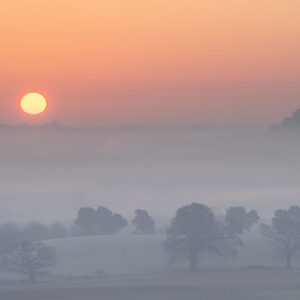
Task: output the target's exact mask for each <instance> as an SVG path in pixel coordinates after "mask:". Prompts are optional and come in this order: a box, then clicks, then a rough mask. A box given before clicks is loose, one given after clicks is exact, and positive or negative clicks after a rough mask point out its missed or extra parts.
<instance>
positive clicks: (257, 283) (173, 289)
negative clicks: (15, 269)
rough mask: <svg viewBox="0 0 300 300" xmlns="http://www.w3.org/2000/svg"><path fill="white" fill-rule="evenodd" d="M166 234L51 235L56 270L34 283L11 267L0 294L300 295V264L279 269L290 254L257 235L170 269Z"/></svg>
mask: <svg viewBox="0 0 300 300" xmlns="http://www.w3.org/2000/svg"><path fill="white" fill-rule="evenodd" d="M164 239H165V236H163V235H156V236H134V235H120V236H118V235H116V236H93V237H78V238H68V239H60V240H51V241H48V242H47V243H48V244H49V245H52V246H55V247H56V249H57V264H56V266H55V267H54V268H53V269H52V270H51V275H50V276H49V275H47V276H46V277H42V278H41V279H40V282H39V283H36V284H34V285H30V284H26V283H24V281H23V279H24V278H23V277H20V276H18V277H14V276H15V274H6V276H7V275H9V276H8V277H6V281H5V280H4V279H5V276H4V275H5V274H2V275H1V276H2V277H1V276H0V279H1V280H0V281H1V285H0V299H1V300H19V299H22V300H44V299H45V300H71V299H74V300H96V299H107V300H241V299H243V300H282V299H284V300H299V299H300V285H299V282H300V270H298V269H295V270H293V271H289V272H288V271H285V270H283V269H281V268H278V266H280V265H281V264H282V261H280V260H277V261H276V260H274V257H272V255H271V254H272V248H271V247H270V246H269V245H267V244H266V243H264V242H263V240H259V239H257V237H256V238H255V239H254V238H253V239H252V238H251V237H248V238H247V239H246V245H247V247H245V248H244V249H243V250H242V251H241V252H240V254H239V256H238V258H237V259H235V260H224V259H223V260H221V259H215V260H212V259H211V260H209V259H208V258H206V260H204V258H203V257H201V258H200V260H201V264H200V268H199V271H198V272H197V273H194V274H191V273H188V272H186V271H185V270H186V265H177V266H175V267H173V268H167V257H166V254H165V252H164V251H163V248H162V243H163V241H164ZM257 243H259V244H257ZM263 264H264V265H263ZM250 265H251V266H252V267H251V268H249V267H247V266H250ZM254 266H256V267H254ZM258 266H260V267H258ZM3 276H4V277H3ZM13 278H15V279H13Z"/></svg>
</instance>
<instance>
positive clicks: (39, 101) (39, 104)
mask: <svg viewBox="0 0 300 300" xmlns="http://www.w3.org/2000/svg"><path fill="white" fill-rule="evenodd" d="M20 106H21V108H22V110H23V111H24V112H25V113H27V114H30V115H39V114H41V113H42V112H44V111H45V109H46V108H47V100H46V98H45V97H44V96H43V95H41V94H39V93H28V94H26V95H25V96H23V98H22V99H21V102H20Z"/></svg>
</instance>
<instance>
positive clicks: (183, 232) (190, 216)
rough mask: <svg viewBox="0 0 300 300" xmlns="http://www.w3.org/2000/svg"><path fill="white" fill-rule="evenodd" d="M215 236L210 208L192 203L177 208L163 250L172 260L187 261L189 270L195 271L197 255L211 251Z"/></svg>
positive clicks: (216, 233) (215, 226)
mask: <svg viewBox="0 0 300 300" xmlns="http://www.w3.org/2000/svg"><path fill="white" fill-rule="evenodd" d="M217 235H218V229H217V223H216V220H215V216H214V214H213V213H212V211H211V210H210V208H208V207H207V206H205V205H203V204H198V203H192V204H191V205H186V206H183V207H181V208H179V209H178V210H177V212H176V216H175V217H174V218H173V219H172V220H171V227H170V228H169V230H168V237H167V240H166V242H165V249H166V250H167V252H168V253H169V255H170V257H171V259H172V260H180V259H187V260H188V261H189V269H190V270H191V271H195V270H196V269H197V264H198V258H199V254H200V253H205V252H210V251H213V249H214V245H213V244H214V242H215V241H216V238H217Z"/></svg>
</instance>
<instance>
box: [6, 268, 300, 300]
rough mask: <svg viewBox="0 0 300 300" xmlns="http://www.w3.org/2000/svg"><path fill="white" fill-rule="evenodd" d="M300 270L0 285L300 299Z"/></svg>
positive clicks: (174, 299)
mask: <svg viewBox="0 0 300 300" xmlns="http://www.w3.org/2000/svg"><path fill="white" fill-rule="evenodd" d="M299 281H300V272H299V271H292V272H286V271H244V270H227V271H205V272H199V273H197V274H187V273H176V274H175V273H174V274H160V275H152V276H150V275H148V276H121V277H117V278H106V279H98V280H95V279H94V280H80V281H78V280H74V281H70V282H64V283H62V282H60V283H55V282H54V283H51V284H49V283H48V284H35V285H31V286H30V285H24V286H16V287H2V288H0V299H1V300H19V299H22V300H50V299H51V300H71V299H74V300H96V299H107V300H185V299H186V300H241V299H243V300H282V299H284V300H299V299H300V285H299Z"/></svg>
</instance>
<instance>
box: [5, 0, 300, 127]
mask: <svg viewBox="0 0 300 300" xmlns="http://www.w3.org/2000/svg"><path fill="white" fill-rule="evenodd" d="M2 2H3V3H1V10H0V37H1V44H0V46H1V48H0V49H1V50H0V53H1V56H0V66H1V68H0V80H1V83H2V84H1V86H0V123H20V122H25V121H29V118H28V117H26V116H24V115H23V114H22V113H21V112H20V111H19V110H18V100H19V98H20V97H21V95H22V94H23V93H25V92H27V91H31V90H35V91H40V92H42V93H44V94H45V95H46V96H47V97H48V99H49V110H48V112H47V113H46V114H44V115H43V116H41V117H39V118H38V120H39V121H43V122H45V121H50V120H52V119H57V120H59V121H61V122H62V123H65V124H76V125H78V124H82V125H95V124H100V125H101V124H120V123H122V124H124V123H126V124H128V123H186V122H192V123H216V122H217V123H224V122H225V123H239V122H243V123H254V122H260V123H261V122H263V123H269V122H276V121H278V120H280V119H281V118H282V117H283V116H285V115H287V114H289V113H290V112H292V111H293V110H295V109H296V108H298V107H300V91H299V89H300V85H299V83H300V59H299V53H300V18H299V11H300V1H298V0H288V1H287V0H201V1H200V0H126V1H124V0H103V1H102V0H101V1H100V0H51V1H50V0H49V1H48V0H23V1H22V0H10V1H2Z"/></svg>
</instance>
